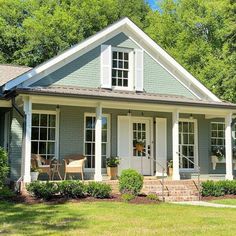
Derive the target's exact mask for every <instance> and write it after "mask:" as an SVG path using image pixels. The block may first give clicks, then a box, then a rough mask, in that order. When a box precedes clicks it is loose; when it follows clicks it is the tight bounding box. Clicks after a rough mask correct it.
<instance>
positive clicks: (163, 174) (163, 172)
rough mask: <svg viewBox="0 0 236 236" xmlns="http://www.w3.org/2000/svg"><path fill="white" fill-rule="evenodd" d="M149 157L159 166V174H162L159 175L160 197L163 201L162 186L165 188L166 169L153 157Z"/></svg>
mask: <svg viewBox="0 0 236 236" xmlns="http://www.w3.org/2000/svg"><path fill="white" fill-rule="evenodd" d="M151 159H152V160H153V161H154V162H155V163H156V165H158V166H160V167H161V174H162V176H161V197H162V201H163V202H165V193H164V188H165V171H166V168H165V167H164V166H163V165H161V164H160V163H159V162H158V161H157V160H155V159H154V158H151Z"/></svg>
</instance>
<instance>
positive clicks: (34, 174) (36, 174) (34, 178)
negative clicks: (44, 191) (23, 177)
mask: <svg viewBox="0 0 236 236" xmlns="http://www.w3.org/2000/svg"><path fill="white" fill-rule="evenodd" d="M38 176H39V172H37V171H35V172H30V177H31V181H32V182H33V181H37V180H38Z"/></svg>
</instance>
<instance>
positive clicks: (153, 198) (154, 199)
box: [147, 193, 159, 201]
mask: <svg viewBox="0 0 236 236" xmlns="http://www.w3.org/2000/svg"><path fill="white" fill-rule="evenodd" d="M147 198H148V199H149V200H152V201H159V198H158V196H157V195H156V194H155V193H149V194H148V195H147Z"/></svg>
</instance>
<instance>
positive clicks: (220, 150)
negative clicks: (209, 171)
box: [211, 146, 225, 161]
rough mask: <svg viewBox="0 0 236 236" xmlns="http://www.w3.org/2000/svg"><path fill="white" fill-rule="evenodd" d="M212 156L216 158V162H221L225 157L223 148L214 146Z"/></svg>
mask: <svg viewBox="0 0 236 236" xmlns="http://www.w3.org/2000/svg"><path fill="white" fill-rule="evenodd" d="M211 153H212V156H216V157H217V159H218V161H222V160H223V159H224V157H225V150H224V147H223V146H214V147H212V150H211Z"/></svg>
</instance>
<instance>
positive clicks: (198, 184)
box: [177, 152, 201, 200]
mask: <svg viewBox="0 0 236 236" xmlns="http://www.w3.org/2000/svg"><path fill="white" fill-rule="evenodd" d="M177 154H178V155H179V157H183V158H185V159H186V160H187V161H188V162H190V163H191V164H193V166H194V170H195V171H192V173H194V172H195V173H197V186H196V187H197V189H198V199H199V200H201V182H200V166H199V165H198V164H196V163H195V162H194V161H192V160H191V159H189V158H188V157H186V156H185V155H183V154H182V153H180V152H177ZM181 162H182V160H181Z"/></svg>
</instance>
